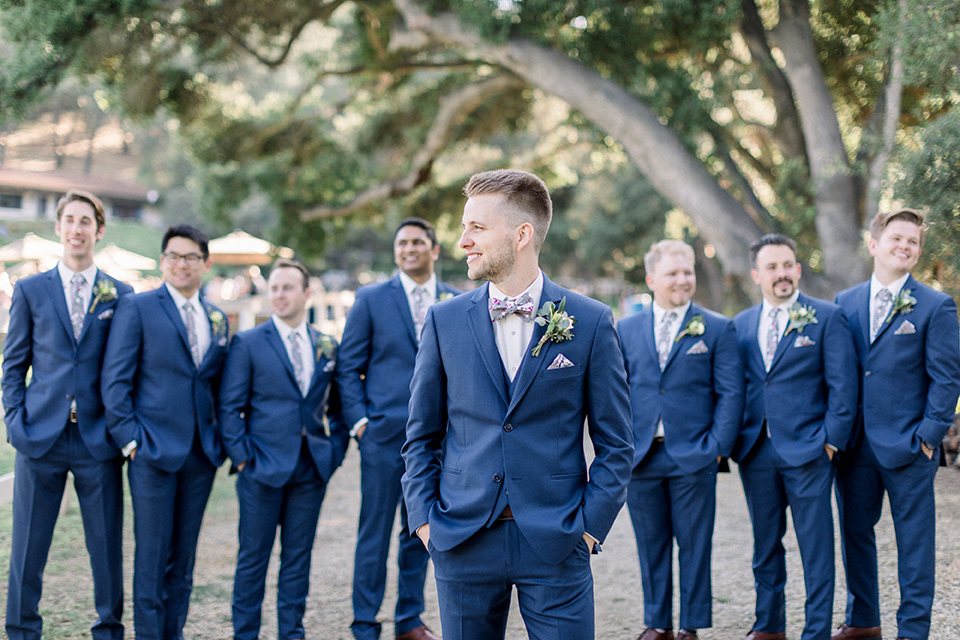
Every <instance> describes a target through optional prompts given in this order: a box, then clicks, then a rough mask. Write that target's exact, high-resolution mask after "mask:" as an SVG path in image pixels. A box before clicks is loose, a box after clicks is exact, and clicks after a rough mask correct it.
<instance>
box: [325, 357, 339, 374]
mask: <svg viewBox="0 0 960 640" xmlns="http://www.w3.org/2000/svg"><path fill="white" fill-rule="evenodd" d="M335 366H337V363H336V362H334V361H332V360H331V361H330V362H328V363H327V364H325V365H323V371H324V373H329V372H331V371H333V368H334V367H335Z"/></svg>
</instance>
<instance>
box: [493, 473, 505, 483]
mask: <svg viewBox="0 0 960 640" xmlns="http://www.w3.org/2000/svg"><path fill="white" fill-rule="evenodd" d="M501 480H503V476H501V475H500V474H499V473H495V474H493V481H494V482H500V481H501Z"/></svg>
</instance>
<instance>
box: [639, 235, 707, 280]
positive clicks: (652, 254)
mask: <svg viewBox="0 0 960 640" xmlns="http://www.w3.org/2000/svg"><path fill="white" fill-rule="evenodd" d="M670 254H676V255H681V256H683V257H685V258H688V259H689V260H690V264H694V263H695V262H696V254H695V253H694V251H693V247H691V246H690V245H688V244H687V243H686V242H683V241H682V240H661V241H660V242H655V243H654V244H653V246H652V247H650V250H649V251H647V254H646V255H645V256H643V268H644V270H645V271H646V272H647V275H648V276H649V275H651V274H652V273H653V270H654V269H655V268H656V267H657V264H658V263H659V262H660V260H661V259H662V258H663V256H665V255H670Z"/></svg>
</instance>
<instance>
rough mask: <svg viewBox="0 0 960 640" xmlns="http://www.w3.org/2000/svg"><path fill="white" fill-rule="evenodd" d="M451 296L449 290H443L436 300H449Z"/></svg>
mask: <svg viewBox="0 0 960 640" xmlns="http://www.w3.org/2000/svg"><path fill="white" fill-rule="evenodd" d="M452 297H453V294H452V293H450V292H449V291H444V292H443V293H441V294H440V295H439V296H438V297H437V302H443V301H444V300H449V299H450V298H452Z"/></svg>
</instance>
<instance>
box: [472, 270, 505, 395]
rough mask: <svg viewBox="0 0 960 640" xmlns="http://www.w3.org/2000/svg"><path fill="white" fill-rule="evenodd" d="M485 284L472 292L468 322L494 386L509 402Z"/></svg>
mask: <svg viewBox="0 0 960 640" xmlns="http://www.w3.org/2000/svg"><path fill="white" fill-rule="evenodd" d="M489 286H490V285H489V284H487V285H484V286H482V287H479V288H478V289H476V290H475V291H474V292H473V293H472V294H469V295H471V296H472V302H473V306H472V307H470V310H469V311H468V312H467V322H469V323H470V329H471V333H472V334H473V339H474V341H475V342H476V345H477V351H479V352H480V359H481V360H483V365H484V367H486V369H487V373H488V374H489V375H490V381H491V382H492V383H493V387H494V388H495V389H496V390H497V393H499V394H500V398H501V399H502V400H503V404H509V398H507V390H506V389H504V387H503V380H504V379H503V367H502V366H501V365H500V351H498V350H497V341H496V338H495V337H494V335H493V323H492V322H490V312H489V311H488V310H487V295H488V294H487V288H488V287H489Z"/></svg>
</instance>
